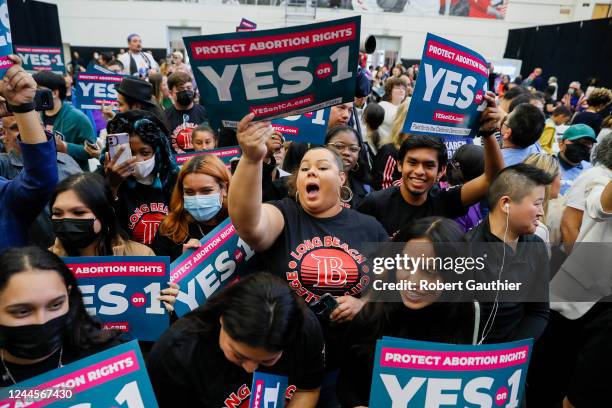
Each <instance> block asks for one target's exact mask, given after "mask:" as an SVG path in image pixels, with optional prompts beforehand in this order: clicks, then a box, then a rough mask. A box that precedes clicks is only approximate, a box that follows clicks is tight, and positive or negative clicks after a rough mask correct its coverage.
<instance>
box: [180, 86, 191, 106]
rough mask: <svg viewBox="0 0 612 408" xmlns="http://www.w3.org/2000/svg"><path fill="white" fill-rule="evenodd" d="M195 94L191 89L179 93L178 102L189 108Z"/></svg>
mask: <svg viewBox="0 0 612 408" xmlns="http://www.w3.org/2000/svg"><path fill="white" fill-rule="evenodd" d="M194 96H195V94H194V92H193V91H192V90H191V89H186V90H184V91H179V92H177V93H176V102H177V103H178V104H179V105H181V106H189V105H191V102H193V98H194Z"/></svg>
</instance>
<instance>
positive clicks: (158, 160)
mask: <svg viewBox="0 0 612 408" xmlns="http://www.w3.org/2000/svg"><path fill="white" fill-rule="evenodd" d="M106 131H107V132H108V134H113V133H128V134H130V135H133V134H135V135H138V137H140V139H141V140H142V141H143V143H146V144H148V145H149V146H151V148H153V151H154V152H155V167H154V168H153V174H154V175H155V182H154V183H153V186H154V187H155V188H158V189H160V190H162V191H164V193H165V194H166V195H167V196H168V197H170V194H172V189H173V187H174V181H175V180H176V176H177V174H178V172H179V168H178V166H177V165H176V162H175V160H174V154H173V153H172V148H171V146H170V138H169V134H168V131H167V130H166V126H165V124H164V123H163V122H161V120H160V119H159V118H157V116H155V115H153V114H152V113H150V112H146V111H142V110H130V111H127V112H123V113H118V114H117V115H116V116H115V117H114V118H113V120H111V121H110V122H108V123H107V124H106ZM104 153H105V152H102V155H101V156H100V157H101V158H102V160H101V161H103V158H104ZM102 164H104V163H102ZM127 183H128V186H130V187H134V186H135V185H136V184H135V181H134V180H130V179H129V178H128V180H127Z"/></svg>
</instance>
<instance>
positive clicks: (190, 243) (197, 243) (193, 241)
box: [182, 238, 202, 253]
mask: <svg viewBox="0 0 612 408" xmlns="http://www.w3.org/2000/svg"><path fill="white" fill-rule="evenodd" d="M201 245H202V244H201V243H200V241H198V240H197V239H195V238H191V239H190V240H189V241H187V242H186V243H185V244H183V252H182V253H185V252H187V251H189V250H190V249H197V248H199V247H200V246H201Z"/></svg>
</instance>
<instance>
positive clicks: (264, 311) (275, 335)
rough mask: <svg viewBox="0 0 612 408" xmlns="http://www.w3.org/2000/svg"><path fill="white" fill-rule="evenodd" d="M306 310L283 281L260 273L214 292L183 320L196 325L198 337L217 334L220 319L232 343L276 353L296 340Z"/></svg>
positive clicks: (268, 274) (219, 327) (265, 273)
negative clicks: (235, 342)
mask: <svg viewBox="0 0 612 408" xmlns="http://www.w3.org/2000/svg"><path fill="white" fill-rule="evenodd" d="M305 308H306V306H305V305H304V304H303V303H302V302H301V301H299V299H298V298H297V296H296V295H295V293H294V292H293V290H292V289H291V288H290V287H289V286H288V285H287V283H286V282H284V281H283V280H282V279H280V278H278V277H276V276H274V275H272V274H270V273H267V272H260V273H255V274H252V275H249V276H247V277H246V278H244V279H242V280H240V281H238V282H237V283H235V284H232V285H230V286H228V287H226V288H225V289H223V290H222V291H220V292H217V293H216V294H214V295H213V296H212V297H211V298H210V299H208V300H207V301H206V303H205V304H204V305H203V306H201V307H199V308H198V309H196V310H194V311H193V312H191V313H189V314H188V315H187V316H186V317H187V318H191V319H194V321H196V322H197V325H196V328H195V332H196V333H197V334H201V335H202V334H203V335H218V334H219V331H220V329H221V324H220V319H221V318H222V319H223V329H224V330H225V331H226V332H227V334H228V335H229V336H230V337H231V338H232V339H233V340H235V341H238V342H241V343H244V344H246V345H248V346H250V347H257V348H263V349H264V350H266V351H269V352H272V353H275V352H278V351H281V350H283V349H285V348H286V347H287V346H288V345H290V344H291V343H292V342H293V341H294V340H295V339H296V337H297V336H298V334H299V333H300V331H301V328H302V325H303V323H304V314H305V313H306V310H305Z"/></svg>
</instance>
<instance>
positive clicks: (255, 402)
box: [249, 371, 289, 408]
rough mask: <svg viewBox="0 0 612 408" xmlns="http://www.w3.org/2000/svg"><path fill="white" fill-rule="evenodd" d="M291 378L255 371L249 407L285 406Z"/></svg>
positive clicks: (274, 407)
mask: <svg viewBox="0 0 612 408" xmlns="http://www.w3.org/2000/svg"><path fill="white" fill-rule="evenodd" d="M288 384H289V380H288V378H287V377H285V376H282V375H273V374H265V373H260V372H258V371H255V372H254V373H253V383H252V385H251V390H252V391H251V400H250V401H249V408H270V407H272V408H282V407H284V406H285V392H286V389H287V385H288Z"/></svg>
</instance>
